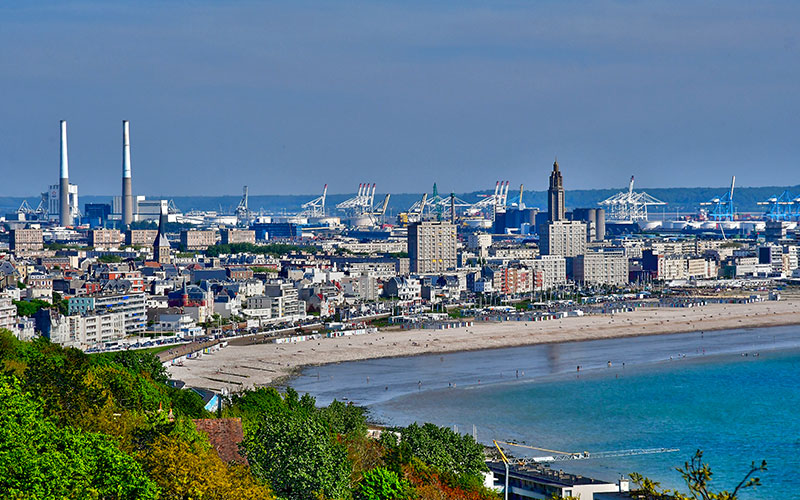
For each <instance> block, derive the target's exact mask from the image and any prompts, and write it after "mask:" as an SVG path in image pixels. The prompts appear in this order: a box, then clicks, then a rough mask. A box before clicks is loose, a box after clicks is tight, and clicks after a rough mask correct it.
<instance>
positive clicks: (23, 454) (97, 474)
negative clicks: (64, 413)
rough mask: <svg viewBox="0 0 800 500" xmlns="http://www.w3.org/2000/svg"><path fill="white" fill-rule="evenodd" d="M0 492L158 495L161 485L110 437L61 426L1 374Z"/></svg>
mask: <svg viewBox="0 0 800 500" xmlns="http://www.w3.org/2000/svg"><path fill="white" fill-rule="evenodd" d="M0 401H3V404H2V405H0V491H3V492H4V493H5V498H41V499H44V498H104V499H131V500H133V499H155V498H157V497H158V488H157V487H156V485H155V484H154V483H153V482H151V481H150V479H148V478H147V476H146V475H145V473H144V471H143V470H142V468H141V466H139V464H138V463H136V461H135V460H134V459H133V458H132V457H131V456H129V455H127V454H125V453H123V452H122V451H120V449H119V448H118V447H117V445H116V444H115V443H114V441H113V440H112V439H111V438H108V437H106V436H103V435H100V434H94V433H89V432H83V431H81V430H79V429H75V428H74V427H69V426H67V427H57V426H56V425H55V424H54V423H53V422H52V421H51V420H50V419H48V418H46V417H45V415H44V413H43V407H42V405H41V403H40V402H39V401H38V400H37V399H36V398H35V397H34V396H33V395H32V394H29V393H25V392H23V391H22V389H21V386H20V384H19V382H18V381H16V380H15V379H14V378H10V377H7V376H3V377H0Z"/></svg>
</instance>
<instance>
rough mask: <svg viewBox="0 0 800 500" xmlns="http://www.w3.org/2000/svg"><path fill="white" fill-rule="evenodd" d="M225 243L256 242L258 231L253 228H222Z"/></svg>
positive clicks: (221, 232)
mask: <svg viewBox="0 0 800 500" xmlns="http://www.w3.org/2000/svg"><path fill="white" fill-rule="evenodd" d="M220 235H221V236H222V244H223V245H231V244H234V243H250V244H251V245H254V244H255V243H256V232H255V231H253V230H252V229H222V230H221V231H220Z"/></svg>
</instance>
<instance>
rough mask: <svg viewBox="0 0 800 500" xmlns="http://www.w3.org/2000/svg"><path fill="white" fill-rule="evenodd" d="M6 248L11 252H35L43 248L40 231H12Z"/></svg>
mask: <svg viewBox="0 0 800 500" xmlns="http://www.w3.org/2000/svg"><path fill="white" fill-rule="evenodd" d="M8 248H9V250H11V251H12V252H25V251H35V250H41V249H42V248H44V239H43V236H42V230H41V229H12V230H11V232H10V233H9V237H8Z"/></svg>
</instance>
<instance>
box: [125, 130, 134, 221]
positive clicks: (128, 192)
mask: <svg viewBox="0 0 800 500" xmlns="http://www.w3.org/2000/svg"><path fill="white" fill-rule="evenodd" d="M130 134H131V131H130V125H129V123H128V120H122V226H123V227H127V226H130V224H131V222H133V192H132V189H131V135H130Z"/></svg>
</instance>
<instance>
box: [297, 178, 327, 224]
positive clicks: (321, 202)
mask: <svg viewBox="0 0 800 500" xmlns="http://www.w3.org/2000/svg"><path fill="white" fill-rule="evenodd" d="M327 196H328V185H327V184H325V187H323V188H322V196H319V197H317V198H314V199H313V200H311V201H307V202H305V203H303V204H302V205H301V206H300V208H302V209H303V212H302V215H308V216H309V217H324V216H325V198H326V197H327Z"/></svg>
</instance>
